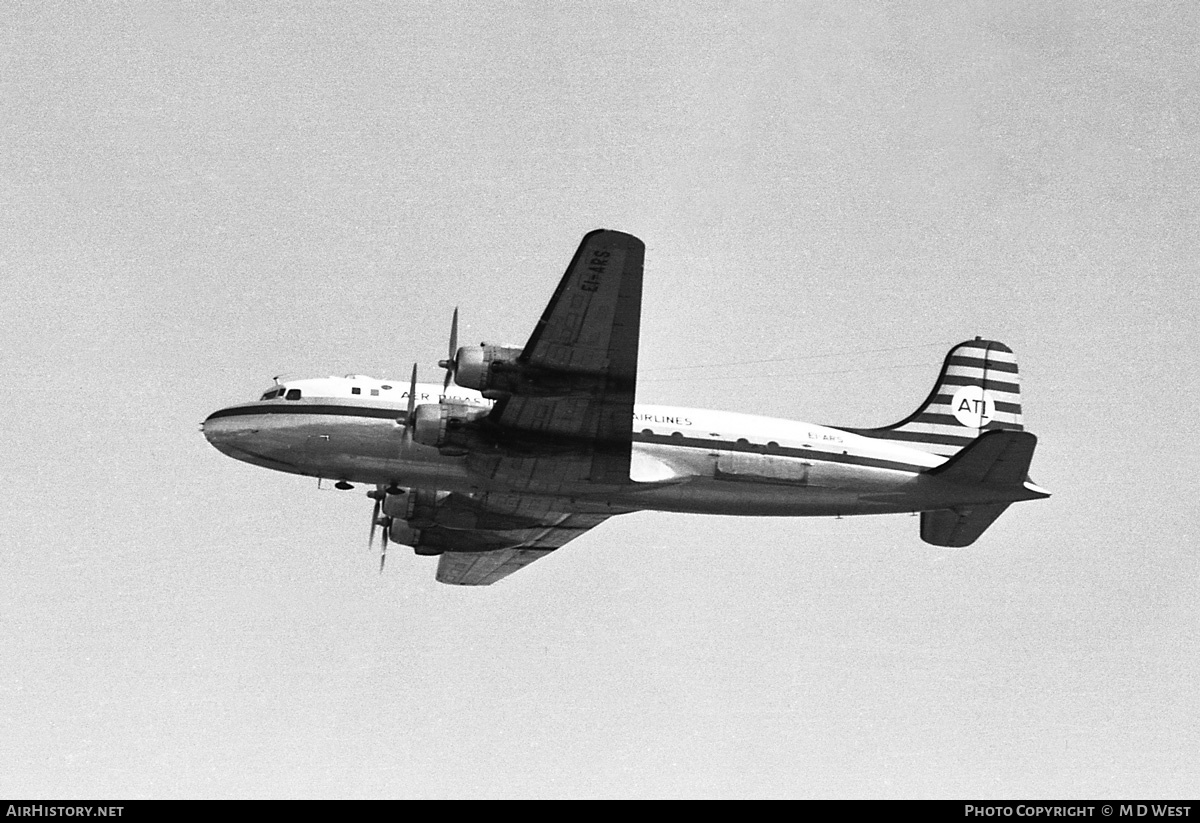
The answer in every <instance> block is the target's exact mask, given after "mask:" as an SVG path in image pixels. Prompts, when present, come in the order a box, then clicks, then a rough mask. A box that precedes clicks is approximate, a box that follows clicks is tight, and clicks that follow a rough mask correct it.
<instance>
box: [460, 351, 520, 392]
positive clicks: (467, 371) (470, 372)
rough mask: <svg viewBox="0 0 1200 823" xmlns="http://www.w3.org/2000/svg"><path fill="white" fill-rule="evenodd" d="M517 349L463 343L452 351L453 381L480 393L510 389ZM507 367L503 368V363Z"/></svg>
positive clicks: (515, 375) (518, 355)
mask: <svg viewBox="0 0 1200 823" xmlns="http://www.w3.org/2000/svg"><path fill="white" fill-rule="evenodd" d="M521 351H522V350H521V349H514V348H509V347H508V346H489V345H486V344H484V345H482V346H463V347H462V348H461V349H459V350H458V353H457V354H455V355H454V382H455V383H457V384H458V385H460V386H462V387H463V388H466V389H475V390H476V391H478V392H481V393H482V394H483V396H484V397H495V396H497V395H499V394H503V393H505V392H510V391H512V386H513V383H514V381H515V380H516V377H517V369H516V361H517V358H518V357H520V356H521ZM510 364H511V368H508V369H506V368H505V366H510Z"/></svg>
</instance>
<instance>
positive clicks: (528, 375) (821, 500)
mask: <svg viewBox="0 0 1200 823" xmlns="http://www.w3.org/2000/svg"><path fill="white" fill-rule="evenodd" d="M644 253H645V246H644V245H643V244H642V242H641V241H640V240H638V239H637V238H636V237H633V236H631V235H628V234H623V233H621V232H616V231H605V230H599V231H594V232H591V233H590V234H588V235H586V236H585V237H584V238H583V242H582V243H581V244H580V246H579V249H578V250H577V251H576V252H575V257H574V258H573V259H572V260H571V264H570V265H569V266H568V267H567V271H566V273H565V274H564V275H563V278H562V280H561V281H560V282H559V284H558V288H557V289H556V290H555V292H554V296H553V297H552V298H551V299H550V304H549V305H548V306H547V307H546V310H545V311H544V312H543V313H542V317H541V319H540V320H539V321H538V323H537V326H536V327H535V328H534V330H533V334H532V335H531V336H530V338H529V342H527V343H526V344H525V346H524V348H507V347H503V346H494V345H480V346H465V347H462V348H459V347H458V346H457V328H458V314H457V310H456V311H455V317H454V322H453V324H452V326H451V334H450V353H449V357H448V358H447V359H446V360H443V361H441V363H440V364H439V365H440V366H441V367H442V368H444V369H446V376H445V380H444V382H443V383H441V384H426V383H418V382H417V369H416V366H413V372H412V377H411V379H410V380H409V381H408V382H407V383H395V382H392V381H387V380H378V379H374V378H370V377H364V376H361V375H351V376H349V377H344V378H342V377H330V378H326V379H309V380H288V381H284V382H282V383H280V384H278V385H276V386H274V387H272V388H271V389H270V390H269V391H267V392H266V393H265V394H263V395H262V397H261V398H259V400H257V401H255V402H252V403H244V404H241V405H237V406H231V407H229V408H225V409H221V410H220V411H217V412H214V413H213V414H212V415H210V416H209V417H208V419H207V420H205V421H204V424H203V427H202V428H203V432H204V436H205V437H207V438H208V440H209V442H210V443H212V444H213V445H214V446H215V447H216V448H218V449H219V450H221V451H222V452H224V453H225V454H227V455H229V456H230V457H234V458H237V459H238V460H243V461H245V462H247V463H253V464H255V465H258V466H264V467H266V468H269V469H275V470H277V471H283V472H290V473H292V474H301V475H308V476H312V477H317V478H327V479H330V480H336V481H337V486H338V488H342V489H349V488H353V487H354V485H355V484H363V485H366V486H368V487H369V488H370V490H369V491H368V496H369V497H371V498H373V499H374V501H375V502H374V511H373V513H372V516H371V542H372V545H373V544H374V537H375V532H376V529H377V528H378V529H381V531H382V549H383V552H382V554H381V558H380V569H381V570H382V568H383V561H384V559H385V558H386V552H387V545H388V543H389V542H392V543H399V544H402V545H406V546H411V547H412V548H413V550H414V551H415V552H416V554H418V555H437V556H439V557H440V559H439V562H438V569H437V579H438V580H440V581H442V582H443V583H454V584H459V585H487V584H490V583H494V582H496V581H497V580H499V579H501V578H503V577H505V576H507V575H509V574H511V573H513V572H515V571H517V570H518V569H521V568H523V567H524V566H526V565H528V564H529V563H531V562H533V561H534V560H537V559H538V558H540V557H543V556H545V555H547V554H549V553H550V552H552V551H554V550H555V549H557V548H560V547H561V546H563V545H565V544H566V543H567V542H568V541H570V540H573V539H575V538H577V537H579V536H580V535H582V534H583V533H584V532H586V531H588V530H589V529H591V528H593V527H595V526H598V525H600V524H601V523H602V522H604V521H605V520H606V519H608V518H609V517H612V516H614V515H618V514H624V513H627V512H633V511H639V510H646V509H653V510H658V511H673V512H696V513H712V514H735V515H794V516H821V515H829V516H844V515H853V514H887V513H903V512H920V513H921V539H923V540H924V541H926V542H927V543H932V544H933V545H936V546H951V547H961V546H968V545H970V544H971V543H973V542H974V541H975V539H976V538H978V537H979V535H980V534H982V533H983V531H984V530H985V529H986V528H987V527H988V526H989V525H991V523H992V522H993V521H994V520H995V519H996V518H997V517H999V516H1000V514H1001V512H1003V511H1004V510H1005V508H1007V507H1008V505H1009V504H1010V503H1013V502H1016V501H1020V500H1033V499H1037V498H1043V497H1048V496H1049V493H1048V492H1046V491H1045V490H1043V489H1041V488H1039V487H1038V486H1036V485H1034V484H1033V482H1032V481H1031V480H1030V479H1029V476H1028V471H1029V464H1030V461H1031V460H1032V457H1033V451H1034V447H1035V445H1036V444H1037V438H1036V437H1034V435H1032V434H1030V433H1029V432H1026V431H1024V428H1023V425H1022V422H1021V396H1020V388H1019V383H1018V377H1017V363H1016V359H1015V358H1014V356H1013V353H1012V350H1010V349H1009V348H1008V347H1007V346H1005V345H1003V344H1002V343H997V342H994V341H991V340H981V339H979V338H975V339H974V340H969V341H967V342H964V343H960V344H958V345H957V346H955V347H954V348H952V349H951V350H950V352H949V354H948V355H947V356H946V359H945V362H944V363H943V365H942V371H941V374H940V375H939V377H938V380H937V384H936V385H935V387H934V389H933V391H932V392H931V393H930V395H929V397H928V398H927V399H926V400H925V402H924V403H922V404H921V407H920V408H918V409H917V410H916V412H914V413H913V414H911V415H910V416H908V417H906V418H904V419H903V420H901V421H900V422H899V423H896V424H894V425H891V426H884V427H882V428H876V429H861V428H845V427H836V426H817V425H812V424H809V423H800V422H793V421H789V420H779V419H773V418H769V417H760V416H757V415H751V414H739V413H735V412H726V411H708V410H703V409H687V408H675V407H670V406H648V405H640V404H635V402H634V394H635V389H636V385H637V360H638V336H639V323H640V316H641V299H642V261H643V257H644ZM452 382H453V384H454V385H452Z"/></svg>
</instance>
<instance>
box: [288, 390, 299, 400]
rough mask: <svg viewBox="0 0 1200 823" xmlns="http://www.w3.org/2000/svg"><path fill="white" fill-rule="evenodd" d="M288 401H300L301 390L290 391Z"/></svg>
mask: <svg viewBox="0 0 1200 823" xmlns="http://www.w3.org/2000/svg"><path fill="white" fill-rule="evenodd" d="M287 399H288V400H299V399H300V390H299V389H288V393H287Z"/></svg>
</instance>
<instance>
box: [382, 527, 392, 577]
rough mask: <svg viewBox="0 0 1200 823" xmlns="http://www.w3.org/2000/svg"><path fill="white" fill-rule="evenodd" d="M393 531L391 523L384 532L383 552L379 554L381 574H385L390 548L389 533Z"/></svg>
mask: <svg viewBox="0 0 1200 823" xmlns="http://www.w3.org/2000/svg"><path fill="white" fill-rule="evenodd" d="M391 530H392V526H391V524H390V523H389V524H388V526H387V528H385V529H384V530H383V551H381V552H380V553H379V573H380V574H383V564H384V563H386V562H387V547H388V532H389V531H391Z"/></svg>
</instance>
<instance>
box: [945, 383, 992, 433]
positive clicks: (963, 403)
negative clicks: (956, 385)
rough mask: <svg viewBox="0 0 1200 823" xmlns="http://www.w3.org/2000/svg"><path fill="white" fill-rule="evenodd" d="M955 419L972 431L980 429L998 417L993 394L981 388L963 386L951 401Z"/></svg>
mask: <svg viewBox="0 0 1200 823" xmlns="http://www.w3.org/2000/svg"><path fill="white" fill-rule="evenodd" d="M950 408H951V410H953V412H954V419H955V420H957V421H958V422H959V423H962V424H963V425H964V426H966V427H968V428H971V429H980V428H983V427H984V426H986V425H987V424H988V423H990V422H991V421H992V420H993V419H995V417H996V401H995V399H994V398H993V397H992V393H991V392H989V391H985V390H984V389H982V388H980V387H979V386H963V387H962V388H961V389H959V390H958V391H956V392H955V393H954V399H953V400H951V401H950Z"/></svg>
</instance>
